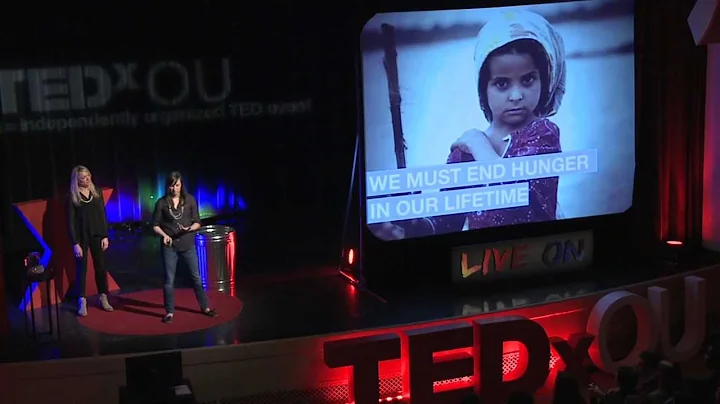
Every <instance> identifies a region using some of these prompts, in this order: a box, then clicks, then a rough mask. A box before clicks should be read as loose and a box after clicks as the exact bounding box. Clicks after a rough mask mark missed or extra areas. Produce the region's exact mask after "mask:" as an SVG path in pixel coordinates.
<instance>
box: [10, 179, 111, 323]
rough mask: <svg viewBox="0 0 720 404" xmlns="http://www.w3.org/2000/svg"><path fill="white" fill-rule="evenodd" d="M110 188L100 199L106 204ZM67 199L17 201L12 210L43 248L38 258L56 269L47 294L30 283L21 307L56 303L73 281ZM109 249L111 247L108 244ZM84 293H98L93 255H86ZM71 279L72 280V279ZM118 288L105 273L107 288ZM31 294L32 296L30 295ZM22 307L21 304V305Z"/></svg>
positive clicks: (72, 259) (27, 307)
mask: <svg viewBox="0 0 720 404" xmlns="http://www.w3.org/2000/svg"><path fill="white" fill-rule="evenodd" d="M112 193H113V190H112V189H109V188H104V189H103V198H104V199H105V203H106V204H107V201H108V200H110V197H111V196H112ZM66 204H67V202H66V200H65V199H64V198H56V199H39V200H35V201H29V202H22V203H16V204H15V209H17V211H18V214H20V215H21V216H22V217H23V219H24V220H25V223H26V224H27V225H28V228H29V230H30V231H31V232H32V233H33V236H35V238H36V239H37V241H38V243H40V245H41V248H42V249H44V251H39V252H40V254H41V255H42V259H41V261H42V262H43V264H44V265H46V266H47V267H48V268H52V269H53V270H54V271H55V279H54V280H53V282H52V284H51V288H50V296H46V291H45V287H37V285H35V286H30V287H29V288H28V290H27V291H26V292H25V297H26V298H25V301H24V302H23V303H22V304H21V306H20V307H21V309H23V310H27V309H29V308H30V302H31V300H32V302H33V303H34V306H35V307H36V308H37V307H42V306H44V305H47V304H56V303H58V302H59V301H62V299H63V298H64V297H65V295H66V294H67V291H68V289H69V287H70V285H71V284H74V283H75V282H74V280H75V272H76V270H75V257H74V256H73V251H72V246H71V245H70V238H69V235H68V231H67V215H66V209H67V205H66ZM110 248H112V246H111V247H110ZM86 276H87V279H89V280H90V281H89V282H87V289H86V292H87V294H88V295H94V294H97V292H98V291H97V286H95V282H94V281H92V280H93V279H94V278H95V266H94V265H93V262H92V257H91V256H88V270H87V274H86ZM71 280H72V282H71ZM118 289H120V287H119V286H118V284H117V283H116V282H115V280H114V279H113V278H112V276H110V274H108V290H109V291H113V290H118ZM31 296H32V299H30V297H31ZM23 305H24V306H25V307H22V306H23Z"/></svg>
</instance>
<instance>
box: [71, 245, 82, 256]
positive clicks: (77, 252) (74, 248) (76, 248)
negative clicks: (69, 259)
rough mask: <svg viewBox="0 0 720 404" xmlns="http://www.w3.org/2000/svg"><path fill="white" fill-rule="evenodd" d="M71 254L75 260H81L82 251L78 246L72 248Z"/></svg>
mask: <svg viewBox="0 0 720 404" xmlns="http://www.w3.org/2000/svg"><path fill="white" fill-rule="evenodd" d="M73 254H75V258H82V256H83V250H82V247H80V244H75V245H74V246H73Z"/></svg>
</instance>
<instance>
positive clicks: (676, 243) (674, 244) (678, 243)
mask: <svg viewBox="0 0 720 404" xmlns="http://www.w3.org/2000/svg"><path fill="white" fill-rule="evenodd" d="M665 244H667V245H669V246H671V247H680V246H681V245H683V242H682V241H680V240H668V241H666V242H665Z"/></svg>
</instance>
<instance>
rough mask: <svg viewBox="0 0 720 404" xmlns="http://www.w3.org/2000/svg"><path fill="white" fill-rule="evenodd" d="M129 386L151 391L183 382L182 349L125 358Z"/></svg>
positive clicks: (134, 388)
mask: <svg viewBox="0 0 720 404" xmlns="http://www.w3.org/2000/svg"><path fill="white" fill-rule="evenodd" d="M125 376H126V378H127V387H128V388H131V389H133V390H139V391H149V390H157V389H162V388H166V387H173V386H177V385H180V384H182V382H183V370H182V354H181V352H180V351H176V352H167V353H161V354H153V355H145V356H132V357H129V358H126V359H125Z"/></svg>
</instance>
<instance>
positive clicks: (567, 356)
mask: <svg viewBox="0 0 720 404" xmlns="http://www.w3.org/2000/svg"><path fill="white" fill-rule="evenodd" d="M593 339H595V337H594V336H593V335H591V334H588V333H577V334H572V335H570V338H569V339H568V340H567V341H565V340H564V339H562V338H560V337H552V338H550V344H551V345H552V347H553V348H555V352H557V353H558V355H560V359H562V361H563V363H565V369H564V370H565V371H567V372H570V373H572V374H573V375H575V377H577V378H578V380H579V381H580V383H584V384H587V383H588V381H589V380H590V376H589V375H588V372H587V371H586V370H585V367H584V366H583V362H585V359H587V358H589V355H588V349H589V348H590V344H592V342H593Z"/></svg>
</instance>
